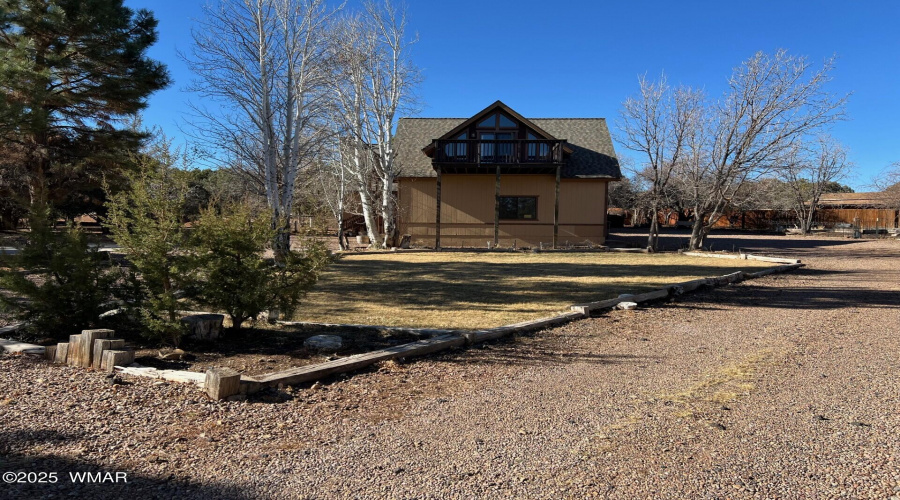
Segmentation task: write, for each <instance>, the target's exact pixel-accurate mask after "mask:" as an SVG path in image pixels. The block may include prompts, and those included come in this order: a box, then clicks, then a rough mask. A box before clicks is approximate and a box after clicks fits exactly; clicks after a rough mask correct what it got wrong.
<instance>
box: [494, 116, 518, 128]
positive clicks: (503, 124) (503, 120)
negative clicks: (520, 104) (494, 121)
mask: <svg viewBox="0 0 900 500" xmlns="http://www.w3.org/2000/svg"><path fill="white" fill-rule="evenodd" d="M498 116H499V117H500V128H519V125H518V124H517V123H516V122H514V121H512V120H510V119H509V118H507V117H506V115H498Z"/></svg>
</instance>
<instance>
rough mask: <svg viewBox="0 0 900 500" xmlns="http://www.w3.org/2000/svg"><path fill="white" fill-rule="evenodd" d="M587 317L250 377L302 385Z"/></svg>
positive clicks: (267, 383)
mask: <svg viewBox="0 0 900 500" xmlns="http://www.w3.org/2000/svg"><path fill="white" fill-rule="evenodd" d="M582 318H584V315H583V314H581V313H579V312H569V313H564V314H561V315H559V316H551V317H547V318H540V319H535V320H531V321H523V322H521V323H514V324H511V325H504V326H498V327H495V328H488V329H484V330H478V331H475V332H463V331H459V330H457V331H455V333H449V334H445V335H439V336H437V337H434V338H430V339H424V340H419V341H416V342H410V343H408V344H403V345H398V346H394V347H389V348H387V349H381V350H378V351H372V352H367V353H363V354H356V355H354V356H348V357H346V358H341V359H336V360H333V361H327V362H325V363H319V364H316V365H308V366H301V367H298V368H291V369H290V370H285V371H282V372H276V373H269V374H266V375H262V376H258V377H249V378H251V379H252V381H253V382H256V383H258V384H259V387H260V388H261V387H271V386H277V385H278V384H284V385H292V384H302V383H304V382H312V381H314V380H319V379H322V378H325V377H327V376H329V375H335V374H338V373H346V372H350V371H355V370H359V369H361V368H365V367H367V366H369V365H373V364H375V363H379V362H382V361H389V360H392V359H397V358H411V357H415V356H424V355H426V354H433V353H436V352H439V351H443V350H446V349H451V348H454V347H462V346H464V345H471V344H474V343H477V342H484V341H487V340H494V339H499V338H502V337H505V336H507V335H511V334H514V333H525V332H531V331H536V330H541V329H544V328H547V327H550V326H557V325H561V324H564V323H568V322H570V321H575V320H578V319H582Z"/></svg>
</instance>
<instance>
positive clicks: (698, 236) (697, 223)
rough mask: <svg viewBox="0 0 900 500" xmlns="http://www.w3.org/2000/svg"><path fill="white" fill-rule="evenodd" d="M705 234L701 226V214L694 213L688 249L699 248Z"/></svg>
mask: <svg viewBox="0 0 900 500" xmlns="http://www.w3.org/2000/svg"><path fill="white" fill-rule="evenodd" d="M705 239H706V234H705V232H704V227H703V216H702V215H699V216H698V214H696V213H695V214H694V225H692V226H691V240H690V242H689V243H688V250H701V249H702V248H703V241H704V240H705Z"/></svg>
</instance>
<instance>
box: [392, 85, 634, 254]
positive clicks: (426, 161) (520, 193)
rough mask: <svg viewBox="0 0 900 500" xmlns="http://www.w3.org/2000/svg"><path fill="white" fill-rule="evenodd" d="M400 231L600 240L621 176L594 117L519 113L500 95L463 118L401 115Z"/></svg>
mask: <svg viewBox="0 0 900 500" xmlns="http://www.w3.org/2000/svg"><path fill="white" fill-rule="evenodd" d="M395 140H396V144H397V160H398V163H399V167H400V170H401V174H400V177H399V178H398V180H397V182H398V186H397V187H398V203H399V206H400V211H399V227H400V233H401V234H405V235H410V236H411V241H412V243H413V244H415V245H422V246H429V247H431V246H433V247H436V248H440V247H441V246H446V247H482V248H484V247H487V246H488V245H491V246H497V245H499V246H513V245H515V246H518V247H537V246H539V245H542V244H543V246H545V247H550V246H555V245H563V244H565V243H566V242H568V243H569V244H573V245H582V244H587V243H588V242H590V244H595V245H596V244H602V243H603V242H604V241H605V238H606V234H607V233H608V227H607V223H606V204H607V203H606V202H607V192H608V184H609V182H610V181H615V180H618V179H620V178H621V172H620V170H619V162H618V160H617V159H616V154H615V151H614V150H613V144H612V139H611V138H610V135H609V130H608V129H607V127H606V120H604V119H602V118H535V119H526V118H524V117H522V116H521V115H519V114H518V113H516V112H515V111H513V110H512V109H510V108H509V107H508V106H506V105H505V104H503V103H502V102H500V101H497V102H495V103H494V104H491V105H490V106H488V107H487V108H485V109H484V110H482V111H480V112H479V113H477V114H476V115H475V116H473V117H471V118H468V119H466V118H403V119H401V120H400V121H399V123H398V125H397V133H396V135H395Z"/></svg>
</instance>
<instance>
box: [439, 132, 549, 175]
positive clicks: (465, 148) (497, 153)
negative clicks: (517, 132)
mask: <svg viewBox="0 0 900 500" xmlns="http://www.w3.org/2000/svg"><path fill="white" fill-rule="evenodd" d="M565 143H566V141H563V140H547V139H538V140H534V139H493V140H486V139H480V140H479V139H471V140H469V139H454V140H435V141H434V142H433V145H434V156H433V157H432V164H433V165H435V166H441V167H442V168H445V167H451V168H450V169H448V170H449V171H459V170H462V171H465V172H470V171H473V170H474V171H478V169H479V167H495V166H500V167H523V168H521V169H516V170H518V171H526V170H528V171H530V170H531V168H527V167H554V169H555V167H556V166H557V165H562V164H563V163H564V160H563V150H564V148H565ZM452 167H459V168H452ZM526 168H527V169H526ZM540 170H544V169H540ZM485 171H486V169H485ZM485 173H487V172H485Z"/></svg>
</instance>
